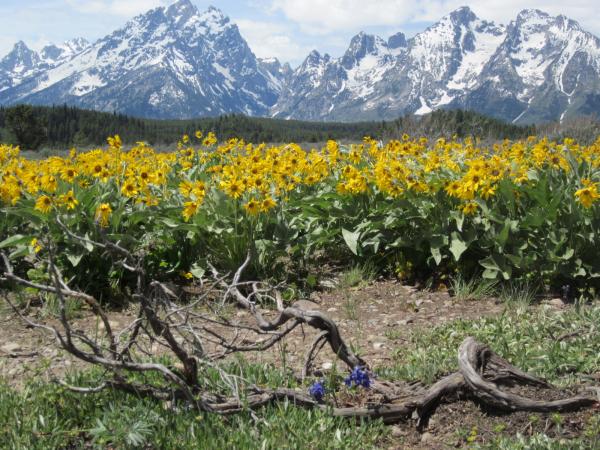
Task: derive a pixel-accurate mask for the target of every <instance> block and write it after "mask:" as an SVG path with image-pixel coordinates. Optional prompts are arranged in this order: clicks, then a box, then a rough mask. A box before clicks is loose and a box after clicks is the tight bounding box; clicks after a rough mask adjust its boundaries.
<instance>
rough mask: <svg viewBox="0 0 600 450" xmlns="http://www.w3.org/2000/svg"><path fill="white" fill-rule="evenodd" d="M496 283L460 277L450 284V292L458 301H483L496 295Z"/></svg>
mask: <svg viewBox="0 0 600 450" xmlns="http://www.w3.org/2000/svg"><path fill="white" fill-rule="evenodd" d="M495 287H496V281H494V280H485V279H483V278H477V277H473V278H471V279H466V278H464V277H463V276H462V275H458V276H457V277H455V278H453V279H452V280H451V282H450V290H451V292H452V294H453V295H454V296H455V297H456V299H457V300H481V299H484V298H487V297H492V296H493V295H494V294H495Z"/></svg>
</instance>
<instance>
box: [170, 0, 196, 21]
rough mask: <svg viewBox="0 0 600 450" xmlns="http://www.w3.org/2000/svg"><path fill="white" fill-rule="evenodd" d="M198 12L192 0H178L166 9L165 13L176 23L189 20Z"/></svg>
mask: <svg viewBox="0 0 600 450" xmlns="http://www.w3.org/2000/svg"><path fill="white" fill-rule="evenodd" d="M196 14H198V9H197V8H196V7H195V6H194V5H193V4H192V2H191V1H190V0H178V1H176V2H175V3H173V4H172V5H171V6H169V7H168V8H167V9H166V12H165V15H166V16H167V17H168V18H170V19H171V20H173V22H175V23H176V24H178V25H179V24H181V23H185V22H187V21H188V20H189V19H190V17H192V16H194V15H196Z"/></svg>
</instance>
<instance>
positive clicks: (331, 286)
mask: <svg viewBox="0 0 600 450" xmlns="http://www.w3.org/2000/svg"><path fill="white" fill-rule="evenodd" d="M319 286H321V287H324V288H327V289H335V287H336V283H335V281H333V280H322V281H320V282H319Z"/></svg>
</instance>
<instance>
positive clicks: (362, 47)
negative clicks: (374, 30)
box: [342, 31, 387, 69]
mask: <svg viewBox="0 0 600 450" xmlns="http://www.w3.org/2000/svg"><path fill="white" fill-rule="evenodd" d="M382 45H383V46H387V44H386V43H385V42H384V41H383V40H382V39H381V38H379V37H377V36H374V35H372V34H367V33H365V32H364V31H361V32H360V33H358V34H357V35H356V36H354V37H353V38H352V40H351V41H350V46H349V47H348V50H346V53H344V56H343V57H342V65H343V66H344V67H345V68H346V69H351V68H352V67H354V65H355V64H356V63H357V62H358V61H360V60H361V59H363V58H364V57H365V56H366V55H368V54H375V53H377V52H378V48H379V47H380V46H382Z"/></svg>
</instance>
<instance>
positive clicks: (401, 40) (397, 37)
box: [387, 32, 407, 49]
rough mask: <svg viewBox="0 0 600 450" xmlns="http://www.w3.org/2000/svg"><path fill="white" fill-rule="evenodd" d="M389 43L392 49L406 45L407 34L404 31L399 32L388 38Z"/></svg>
mask: <svg viewBox="0 0 600 450" xmlns="http://www.w3.org/2000/svg"><path fill="white" fill-rule="evenodd" d="M387 45H388V47H389V48H391V49H396V48H400V47H406V45H407V42H406V35H405V34H404V33H402V32H398V33H396V34H393V35H392V36H390V37H389V38H388V41H387Z"/></svg>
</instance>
